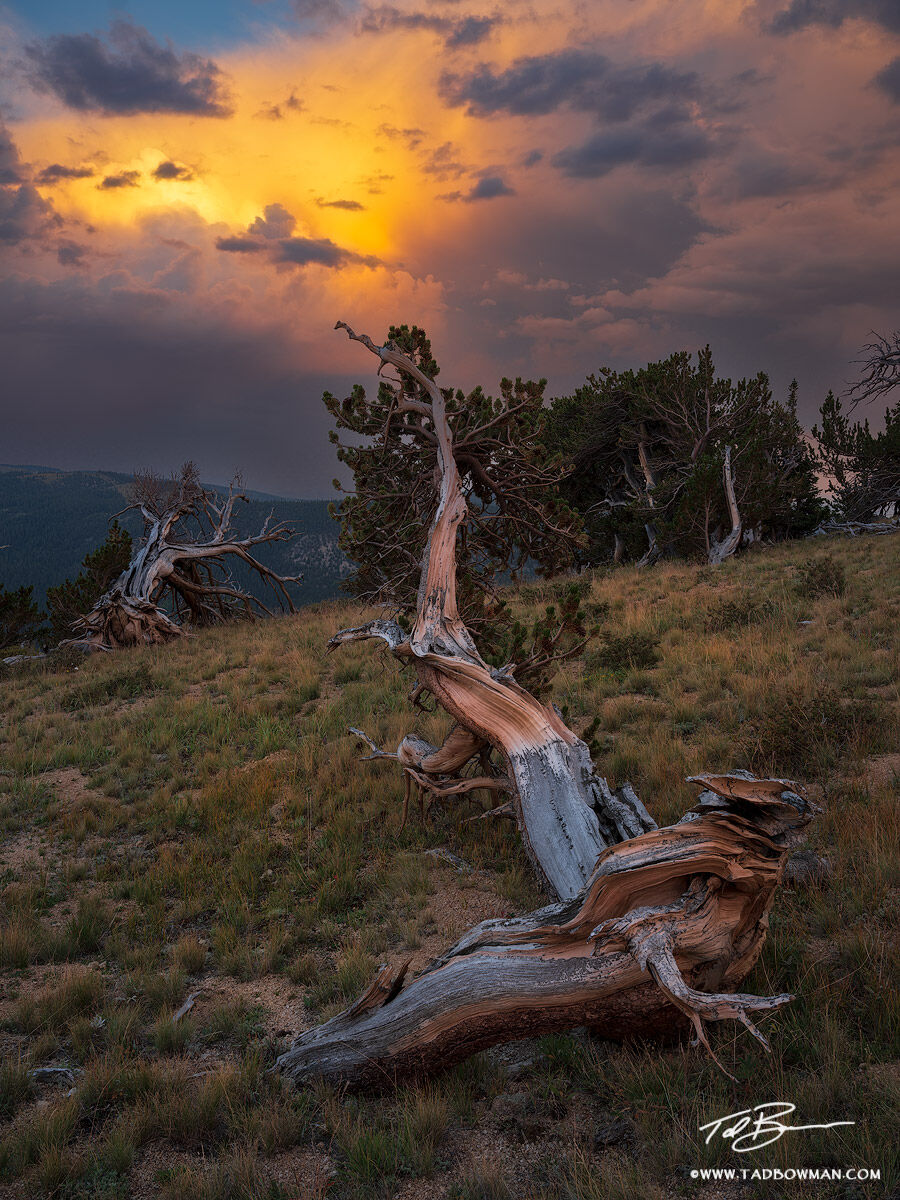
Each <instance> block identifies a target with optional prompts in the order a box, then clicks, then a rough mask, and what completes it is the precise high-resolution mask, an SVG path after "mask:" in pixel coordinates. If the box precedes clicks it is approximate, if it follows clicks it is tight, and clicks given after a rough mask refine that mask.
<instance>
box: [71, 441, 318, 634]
mask: <svg viewBox="0 0 900 1200" xmlns="http://www.w3.org/2000/svg"><path fill="white" fill-rule="evenodd" d="M136 488H137V496H136V499H135V503H134V504H133V505H131V506H130V507H133V508H137V509H138V510H139V511H140V513H141V515H142V517H143V518H144V536H143V538H142V539H141V543H140V545H139V546H138V548H137V550H136V551H135V554H134V557H133V558H132V560H131V562H130V563H129V564H128V566H127V567H126V568H125V570H124V571H123V572H122V574H121V575H120V576H119V577H118V579H116V580H115V582H114V583H113V584H112V586H111V587H110V588H109V590H108V591H107V592H106V593H105V594H104V595H103V596H101V597H100V599H99V600H98V601H97V603H96V604H95V605H94V607H93V609H91V611H90V612H89V613H88V614H86V615H85V616H84V617H81V618H79V619H78V620H77V621H76V622H75V623H74V625H73V627H72V628H73V636H72V637H71V638H67V639H66V640H65V641H63V642H62V643H61V644H62V645H64V646H79V647H81V648H83V649H85V650H114V649H117V648H119V647H122V646H137V645H146V644H150V645H154V644H160V643H164V642H170V641H173V640H175V639H176V638H179V637H181V635H182V634H183V632H184V624H183V623H182V619H179V618H183V619H184V621H185V622H186V623H187V624H191V625H209V624H215V623H217V622H219V621H223V620H226V619H228V617H229V616H232V615H235V614H236V613H238V612H240V613H243V615H245V616H252V615H253V613H254V610H257V611H261V612H266V613H268V612H269V609H268V608H267V607H266V606H265V605H264V604H263V603H262V602H261V601H259V600H257V599H256V598H255V597H253V596H251V595H250V594H249V593H247V592H245V591H243V590H242V589H241V588H239V587H238V586H237V585H236V584H235V583H233V582H232V580H231V579H230V578H229V577H228V576H227V574H226V572H225V570H224V562H225V559H226V558H228V557H229V556H230V557H233V558H236V559H239V560H240V561H242V562H244V563H246V564H247V566H249V567H250V568H251V569H252V570H253V571H255V572H256V573H257V574H258V575H259V576H260V578H262V579H264V580H265V581H266V582H267V583H268V584H270V585H271V586H272V588H273V590H274V593H275V595H276V596H277V598H278V600H279V603H280V605H281V607H282V609H287V610H288V611H290V612H294V611H295V610H294V605H293V601H292V600H291V596H290V593H289V592H288V590H287V586H286V585H287V584H289V583H298V582H299V581H300V578H301V577H300V576H281V575H278V574H277V573H276V572H275V571H272V570H270V568H269V567H267V566H265V565H264V564H263V563H261V562H260V561H259V560H258V559H257V558H256V557H255V554H254V553H253V550H254V548H255V547H256V546H258V545H261V544H264V543H267V542H275V541H282V540H284V539H286V538H289V537H292V536H293V531H292V530H291V529H289V528H288V526H287V525H285V524H284V523H283V522H277V523H275V524H274V525H273V524H272V523H271V516H270V517H269V518H267V520H266V521H265V523H264V525H263V527H262V529H261V530H260V532H259V533H257V534H253V535H250V536H248V537H244V538H239V537H237V536H236V535H235V534H234V532H233V531H232V528H231V522H232V515H233V511H234V506H235V503H236V502H237V501H239V500H241V501H246V500H247V497H246V496H245V495H244V494H243V492H240V491H237V490H235V487H234V486H232V487H231V488H230V489H229V491H228V495H227V497H225V498H224V499H223V500H221V501H220V500H218V499H217V498H216V496H215V495H214V494H213V493H212V492H209V491H206V490H205V489H204V488H202V487H201V486H200V485H199V484H198V483H197V479H196V470H195V468H194V466H193V464H191V463H188V464H186V465H185V467H184V468H183V469H182V473H181V477H180V478H179V479H176V480H173V481H172V482H171V483H170V484H168V485H164V484H162V482H161V481H159V480H157V479H155V478H154V477H152V476H149V475H145V476H139V477H138V478H137V480H136ZM189 522H194V523H195V524H196V526H197V527H199V528H200V529H203V528H204V526H205V527H206V528H207V529H208V534H207V535H206V536H203V535H202V534H201V536H199V537H191V536H190V535H189V534H188V530H187V526H188V523H189Z"/></svg>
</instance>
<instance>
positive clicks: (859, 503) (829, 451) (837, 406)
mask: <svg viewBox="0 0 900 1200" xmlns="http://www.w3.org/2000/svg"><path fill="white" fill-rule="evenodd" d="M819 414H820V417H821V421H822V424H821V426H818V425H814V426H813V437H815V438H816V442H817V448H818V457H819V465H820V468H821V470H822V472H823V474H824V475H825V477H826V478H827V479H828V481H829V485H830V491H831V507H832V523H831V526H830V527H833V528H840V527H841V526H843V527H845V528H849V529H851V530H852V529H855V528H857V527H870V526H872V525H873V524H874V525H875V526H876V527H877V525H878V524H879V523H881V522H884V521H890V520H893V522H894V523H895V524H896V522H897V520H898V518H900V401H898V402H897V403H896V404H895V405H894V406H893V407H888V408H887V409H885V413H884V429H883V430H881V431H880V432H878V433H872V431H871V429H870V428H869V422H868V421H867V420H863V421H862V422H859V421H854V420H852V419H851V418H850V416H849V415H848V414H847V413H845V411H844V407H843V405H842V403H841V401H840V399H839V398H838V397H836V396H835V395H834V393H833V392H829V393H828V395H827V396H826V397H825V402H824V403H823V405H822V407H821V409H820V410H819ZM828 527H829V526H826V528H828ZM886 527H889V526H886Z"/></svg>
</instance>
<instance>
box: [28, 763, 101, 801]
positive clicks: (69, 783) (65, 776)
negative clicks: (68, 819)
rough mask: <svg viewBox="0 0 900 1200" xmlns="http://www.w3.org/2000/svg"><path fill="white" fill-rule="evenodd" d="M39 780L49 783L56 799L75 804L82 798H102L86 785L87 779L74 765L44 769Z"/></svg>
mask: <svg viewBox="0 0 900 1200" xmlns="http://www.w3.org/2000/svg"><path fill="white" fill-rule="evenodd" d="M41 780H42V782H44V783H47V784H49V786H50V787H51V788H52V789H53V794H54V795H55V796H56V798H57V800H60V801H62V802H63V803H66V804H76V803H80V802H82V801H84V800H102V799H103V797H102V796H101V795H100V793H99V792H95V791H94V790H93V789H92V788H90V787H88V783H87V779H86V778H85V776H84V775H83V774H82V773H81V771H79V770H78V769H77V768H76V767H60V768H59V769H58V770H56V771H45V772H44V773H43V774H42V775H41Z"/></svg>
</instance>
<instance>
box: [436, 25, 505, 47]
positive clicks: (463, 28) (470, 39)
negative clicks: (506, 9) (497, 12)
mask: <svg viewBox="0 0 900 1200" xmlns="http://www.w3.org/2000/svg"><path fill="white" fill-rule="evenodd" d="M496 24H497V18H496V17H463V19H462V20H461V21H457V22H456V24H455V26H454V28H453V29H452V31H451V32H450V34H449V35H448V37H447V40H446V44H447V46H449V47H450V48H451V49H452V50H455V49H457V47H459V46H477V45H478V43H479V42H483V41H484V39H485V38H486V37H487V36H488V34H489V33H490V32H491V30H492V29H493V28H494V26H495V25H496Z"/></svg>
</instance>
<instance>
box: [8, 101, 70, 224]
mask: <svg viewBox="0 0 900 1200" xmlns="http://www.w3.org/2000/svg"><path fill="white" fill-rule="evenodd" d="M59 224H60V219H59V217H58V216H57V215H56V214H55V213H54V211H53V206H52V205H51V204H50V203H49V202H48V201H46V200H45V199H44V198H43V196H42V195H41V194H40V192H38V191H37V189H36V188H35V187H34V185H33V184H32V182H31V171H30V169H29V167H28V166H27V164H25V163H23V162H22V160H21V159H20V157H19V150H18V147H17V146H16V144H15V142H14V141H13V139H12V135H11V134H10V132H9V130H8V129H7V128H6V126H5V125H4V124H3V122H2V121H0V243H4V244H6V245H18V244H19V243H20V242H26V241H31V240H33V239H36V238H38V237H40V235H41V234H43V233H45V232H46V231H47V230H48V229H50V228H51V227H52V226H54V225H59Z"/></svg>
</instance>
